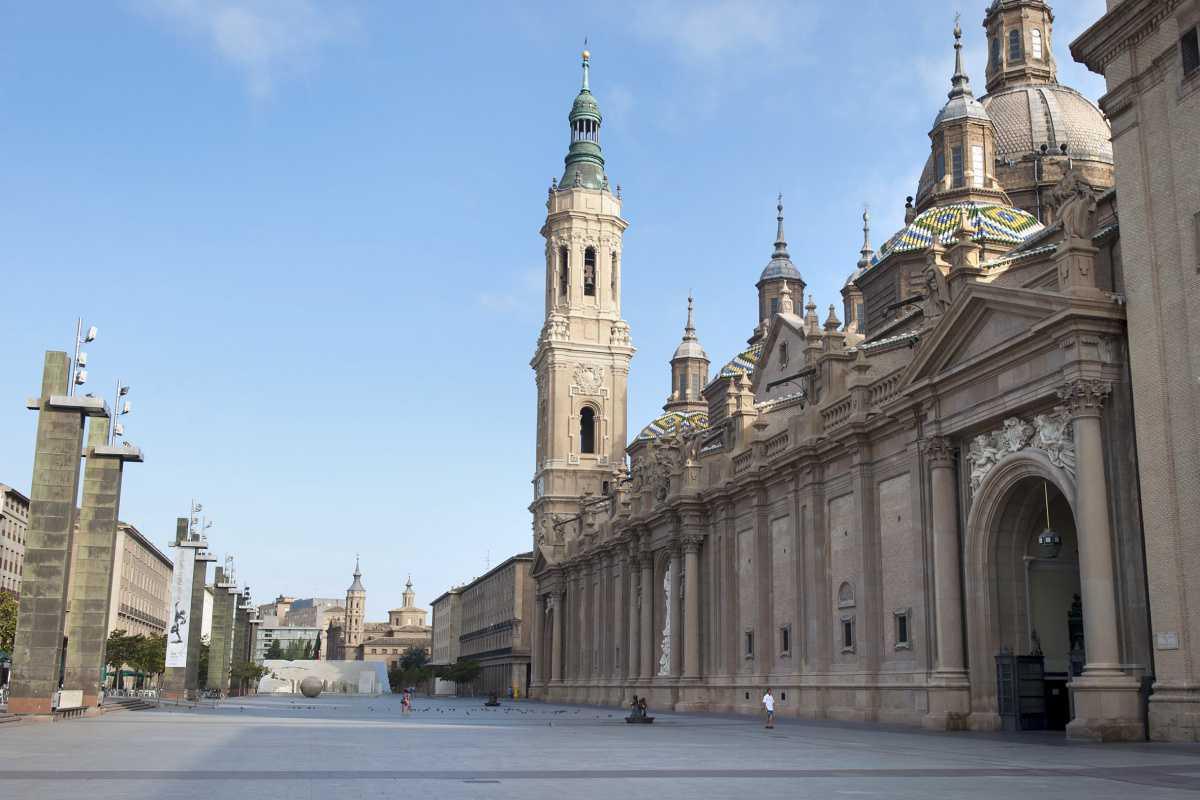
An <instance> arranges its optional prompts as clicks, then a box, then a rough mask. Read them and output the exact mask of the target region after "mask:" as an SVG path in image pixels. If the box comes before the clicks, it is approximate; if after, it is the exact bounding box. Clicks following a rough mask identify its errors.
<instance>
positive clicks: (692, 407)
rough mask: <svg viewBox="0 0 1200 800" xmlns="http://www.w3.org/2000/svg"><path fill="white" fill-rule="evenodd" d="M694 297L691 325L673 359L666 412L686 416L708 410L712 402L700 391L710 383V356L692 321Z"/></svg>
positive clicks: (690, 312)
mask: <svg viewBox="0 0 1200 800" xmlns="http://www.w3.org/2000/svg"><path fill="white" fill-rule="evenodd" d="M692 305H693V302H692V296H691V295H690V294H689V295H688V313H687V324H686V325H685V326H684V328H683V341H681V342H680V343H679V346H678V347H676V348H675V355H674V356H672V357H671V396H670V397H669V398H667V403H666V405H664V406H663V410H664V411H678V412H682V413H685V414H688V413H691V412H694V411H705V412H707V411H708V402H707V401H706V400H705V399H704V396H703V395H702V394H700V392H701V391H702V390H703V389H704V386H705V385H706V384H707V383H708V365H709V360H708V354H707V353H705V352H704V347H702V346H701V344H700V338H699V337H698V336H696V323H695V321H694V320H693V318H692Z"/></svg>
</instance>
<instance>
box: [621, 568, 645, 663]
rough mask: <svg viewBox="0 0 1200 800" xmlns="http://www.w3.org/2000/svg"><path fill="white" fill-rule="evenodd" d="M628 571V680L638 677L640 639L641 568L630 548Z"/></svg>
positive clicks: (626, 654) (626, 611)
mask: <svg viewBox="0 0 1200 800" xmlns="http://www.w3.org/2000/svg"><path fill="white" fill-rule="evenodd" d="M626 565H627V567H628V571H629V600H628V603H627V608H626V609H625V614H626V616H628V618H629V625H628V628H629V630H628V634H629V644H628V649H627V651H626V653H625V656H626V663H627V667H626V672H625V677H626V678H627V679H629V680H631V681H632V680H636V679H637V677H638V671H639V670H638V668H639V666H640V662H639V661H638V643H639V642H640V641H641V633H640V630H639V628H640V626H639V624H638V623H639V622H640V621H641V612H640V610H639V608H638V574H639V572H640V570H641V562H640V560H639V559H638V555H637V552H636V551H634V550H633V549H632V548H630V551H629V556H628V559H627V561H626Z"/></svg>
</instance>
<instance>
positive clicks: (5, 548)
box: [0, 483, 29, 596]
mask: <svg viewBox="0 0 1200 800" xmlns="http://www.w3.org/2000/svg"><path fill="white" fill-rule="evenodd" d="M28 527H29V498H28V497H26V496H25V495H23V494H21V493H20V492H18V491H17V490H16V489H14V488H12V487H11V486H5V485H4V484H2V483H0V589H4V590H6V591H9V592H12V593H13V594H15V595H18V596H20V594H21V566H22V565H23V564H24V563H25V531H26V529H27V528H28Z"/></svg>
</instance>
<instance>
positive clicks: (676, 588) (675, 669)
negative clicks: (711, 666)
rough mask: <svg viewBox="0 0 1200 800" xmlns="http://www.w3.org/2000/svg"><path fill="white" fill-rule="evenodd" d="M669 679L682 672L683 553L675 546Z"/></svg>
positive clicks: (672, 562) (672, 557) (673, 554)
mask: <svg viewBox="0 0 1200 800" xmlns="http://www.w3.org/2000/svg"><path fill="white" fill-rule="evenodd" d="M668 611H669V612H670V614H671V665H670V669H671V677H672V678H678V677H679V675H680V673H682V672H683V646H682V645H683V639H684V634H683V552H682V550H681V549H680V547H679V546H678V544H676V545H675V546H673V547H672V548H671V608H670V609H668Z"/></svg>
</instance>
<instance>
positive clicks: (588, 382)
mask: <svg viewBox="0 0 1200 800" xmlns="http://www.w3.org/2000/svg"><path fill="white" fill-rule="evenodd" d="M575 385H576V386H578V387H579V390H580V392H582V393H583V394H600V388H601V387H602V386H603V385H604V367H598V366H596V365H594V364H577V365H576V366H575Z"/></svg>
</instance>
